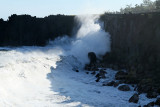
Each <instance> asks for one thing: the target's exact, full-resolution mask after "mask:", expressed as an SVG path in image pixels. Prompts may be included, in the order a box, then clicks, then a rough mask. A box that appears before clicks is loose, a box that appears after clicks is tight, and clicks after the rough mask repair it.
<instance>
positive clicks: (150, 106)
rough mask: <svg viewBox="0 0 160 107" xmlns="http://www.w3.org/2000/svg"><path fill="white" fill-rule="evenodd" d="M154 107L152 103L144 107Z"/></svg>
mask: <svg viewBox="0 0 160 107" xmlns="http://www.w3.org/2000/svg"><path fill="white" fill-rule="evenodd" d="M153 106H154V102H150V103H148V104H147V105H146V107H153Z"/></svg>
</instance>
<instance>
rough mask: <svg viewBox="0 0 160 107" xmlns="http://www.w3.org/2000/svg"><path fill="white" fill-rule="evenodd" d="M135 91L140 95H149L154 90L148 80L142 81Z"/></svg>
mask: <svg viewBox="0 0 160 107" xmlns="http://www.w3.org/2000/svg"><path fill="white" fill-rule="evenodd" d="M137 91H138V92H140V93H143V92H144V93H150V92H153V91H154V88H153V86H152V81H151V80H149V79H143V80H142V81H141V82H140V83H139V84H138V85H137Z"/></svg>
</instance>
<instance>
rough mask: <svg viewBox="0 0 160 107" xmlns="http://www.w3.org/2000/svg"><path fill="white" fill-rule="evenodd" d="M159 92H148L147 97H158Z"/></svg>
mask: <svg viewBox="0 0 160 107" xmlns="http://www.w3.org/2000/svg"><path fill="white" fill-rule="evenodd" d="M157 96H158V94H157V93H156V92H149V93H147V98H156V97H157Z"/></svg>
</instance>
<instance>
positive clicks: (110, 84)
mask: <svg viewBox="0 0 160 107" xmlns="http://www.w3.org/2000/svg"><path fill="white" fill-rule="evenodd" d="M114 84H115V81H111V82H109V83H107V86H113V85H114Z"/></svg>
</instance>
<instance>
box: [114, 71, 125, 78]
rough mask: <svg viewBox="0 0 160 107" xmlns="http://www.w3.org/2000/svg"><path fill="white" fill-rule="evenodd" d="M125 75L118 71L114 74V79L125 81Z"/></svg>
mask: <svg viewBox="0 0 160 107" xmlns="http://www.w3.org/2000/svg"><path fill="white" fill-rule="evenodd" d="M127 75H128V73H126V72H123V71H119V72H117V73H116V75H115V78H116V80H123V79H126V76H127Z"/></svg>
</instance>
